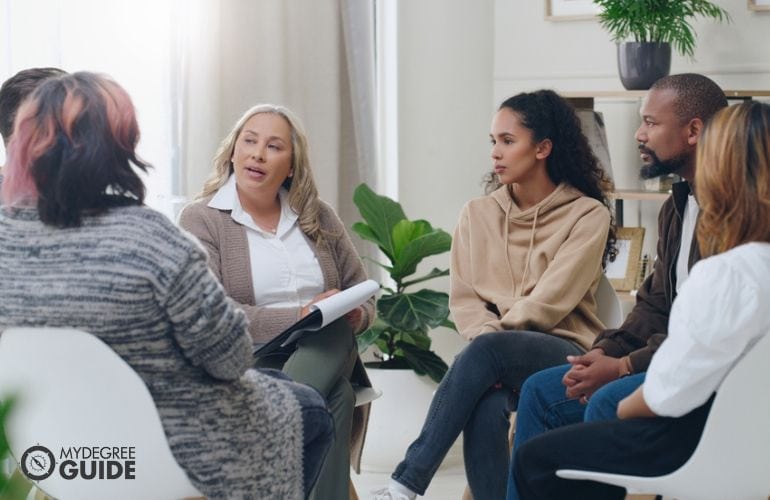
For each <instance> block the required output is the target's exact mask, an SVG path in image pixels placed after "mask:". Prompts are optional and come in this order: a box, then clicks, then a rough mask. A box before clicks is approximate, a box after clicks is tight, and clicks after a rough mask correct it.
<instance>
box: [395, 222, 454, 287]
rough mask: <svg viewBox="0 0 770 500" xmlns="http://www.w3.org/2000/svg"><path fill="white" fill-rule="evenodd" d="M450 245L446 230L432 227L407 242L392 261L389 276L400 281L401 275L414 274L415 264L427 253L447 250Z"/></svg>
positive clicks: (426, 255)
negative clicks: (396, 258)
mask: <svg viewBox="0 0 770 500" xmlns="http://www.w3.org/2000/svg"><path fill="white" fill-rule="evenodd" d="M451 246H452V237H451V236H450V235H449V233H447V232H446V231H443V230H441V229H434V230H433V231H432V232H430V233H428V234H424V235H422V236H420V237H418V238H416V239H414V240H412V241H411V242H409V243H408V244H407V245H406V246H405V247H404V249H403V251H402V252H401V254H400V255H399V258H398V260H397V261H396V262H394V263H393V271H391V273H390V274H391V276H392V277H393V279H394V280H396V281H400V280H401V279H402V278H403V277H405V276H409V275H412V274H414V273H415V272H416V271H417V265H418V264H419V263H420V262H421V261H422V259H424V258H425V257H428V256H429V255H437V254H441V253H444V252H447V251H449V249H450V247H451Z"/></svg>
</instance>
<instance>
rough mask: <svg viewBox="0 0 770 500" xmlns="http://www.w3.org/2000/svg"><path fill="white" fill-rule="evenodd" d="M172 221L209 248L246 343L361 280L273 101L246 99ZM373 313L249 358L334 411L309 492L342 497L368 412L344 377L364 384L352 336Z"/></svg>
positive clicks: (288, 119)
mask: <svg viewBox="0 0 770 500" xmlns="http://www.w3.org/2000/svg"><path fill="white" fill-rule="evenodd" d="M180 225H181V226H182V227H183V228H185V229H187V230H188V231H190V232H191V233H193V234H194V235H195V236H197V237H198V239H200V241H201V242H202V243H203V244H204V246H205V247H206V249H207V250H208V253H209V257H210V259H209V266H210V267H211V269H212V270H213V271H214V274H215V275H216V276H217V278H219V280H220V281H221V282H222V285H223V286H224V288H225V290H226V292H227V293H228V295H229V296H230V297H231V298H233V299H234V300H235V301H236V302H237V303H239V304H240V306H241V308H242V309H243V310H244V311H245V312H246V315H247V316H248V318H249V321H250V324H249V332H250V334H251V337H252V340H253V341H254V343H255V344H262V343H265V342H267V341H268V340H270V339H271V338H273V337H275V336H276V335H278V334H279V333H280V332H281V331H283V330H284V329H286V328H287V327H288V326H290V325H291V324H293V323H294V322H296V321H297V320H299V319H300V318H302V317H304V316H305V315H306V314H308V312H309V311H308V307H309V306H310V305H311V304H312V303H314V302H316V301H318V300H320V299H321V298H324V297H327V296H329V295H332V294H334V293H336V292H338V291H339V290H343V289H346V288H349V287H351V286H353V285H355V284H357V283H360V282H362V281H364V280H365V279H366V273H365V271H364V268H363V265H362V263H361V260H360V258H359V257H358V254H357V252H356V250H355V248H354V247H353V244H352V243H351V241H350V238H349V236H348V234H347V233H346V231H345V228H344V226H343V224H342V222H341V221H340V219H339V218H338V217H337V215H336V214H335V213H334V211H333V209H332V208H331V207H330V206H329V205H327V204H326V203H324V202H322V201H321V200H320V199H319V197H318V191H317V189H316V186H315V182H314V180H313V173H312V171H311V168H310V162H309V159H308V145H307V138H306V136H305V133H304V132H303V130H302V127H301V125H300V123H299V121H298V120H297V118H296V117H294V115H293V114H292V113H291V112H290V111H289V110H287V109H286V108H283V107H280V106H273V105H259V106H255V107H253V108H251V109H249V110H248V111H247V112H246V113H245V114H244V115H243V116H242V117H241V118H240V119H239V120H238V121H237V122H236V124H235V126H234V127H233V129H232V131H231V132H230V133H229V134H228V135H227V137H225V139H224V140H223V141H222V143H221V144H220V147H219V150H218V152H217V155H216V158H215V159H214V172H213V174H212V176H211V178H210V179H209V180H208V181H207V182H206V184H205V186H204V189H203V192H202V193H201V195H200V196H199V199H198V200H197V201H195V202H194V203H192V204H191V205H189V206H187V207H186V208H185V209H184V211H183V212H182V214H181V217H180ZM373 312H374V302H373V299H372V300H370V301H369V302H367V303H365V304H364V305H363V306H361V307H359V308H358V309H355V310H353V311H352V312H351V313H349V314H348V315H346V316H345V318H341V319H340V320H338V321H336V322H334V323H332V324H330V325H328V326H327V327H326V328H325V330H326V331H324V332H322V333H320V334H318V335H312V336H309V337H306V338H305V339H303V340H301V341H300V342H298V343H297V345H296V346H292V347H291V348H288V349H286V350H284V351H281V352H278V353H275V354H273V355H270V356H267V357H266V358H262V359H261V360H260V361H259V362H258V366H259V367H267V368H279V369H283V371H284V372H285V373H286V374H288V375H289V376H291V377H292V378H293V379H294V380H296V381H298V382H302V383H305V384H308V385H310V386H312V387H314V388H315V389H317V390H318V391H319V392H320V393H321V394H322V395H323V396H324V398H326V401H327V403H328V405H329V408H330V410H331V412H332V414H333V416H334V420H335V432H336V439H335V443H334V446H333V447H332V449H331V450H330V452H329V455H328V456H327V459H326V463H325V464H324V467H323V469H322V471H321V476H320V477H319V480H318V482H317V483H316V488H315V490H314V492H313V494H312V495H313V497H314V498H318V499H324V500H326V499H338V498H347V495H348V478H349V469H350V453H351V452H353V457H354V459H357V457H358V456H359V455H360V449H361V447H362V445H363V430H364V429H365V422H366V417H367V416H368V407H362V408H360V409H359V410H358V411H356V415H355V416H354V404H355V401H354V399H355V398H354V394H353V390H352V387H351V381H354V382H355V383H357V384H362V385H369V381H368V379H367V377H366V373H365V372H364V369H363V365H362V364H361V363H360V361H359V358H358V353H357V349H356V340H355V335H356V334H358V333H361V332H362V331H364V330H365V329H366V328H367V327H368V326H369V324H370V322H371V319H372V318H373ZM353 429H355V431H353V434H352V438H351V432H352V430H353ZM356 465H357V463H356Z"/></svg>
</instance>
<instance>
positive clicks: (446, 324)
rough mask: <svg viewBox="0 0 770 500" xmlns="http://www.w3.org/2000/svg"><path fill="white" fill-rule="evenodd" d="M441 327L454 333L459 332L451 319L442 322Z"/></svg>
mask: <svg viewBox="0 0 770 500" xmlns="http://www.w3.org/2000/svg"><path fill="white" fill-rule="evenodd" d="M441 326H443V327H445V328H449V329H452V330H454V331H457V325H455V324H454V323H453V322H452V321H450V320H449V319H445V320H444V321H442V322H441Z"/></svg>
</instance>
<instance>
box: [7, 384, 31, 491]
mask: <svg viewBox="0 0 770 500" xmlns="http://www.w3.org/2000/svg"><path fill="white" fill-rule="evenodd" d="M13 404H14V398H12V397H11V398H4V399H0V500H23V499H24V498H26V497H27V493H28V492H29V490H30V488H31V487H32V483H30V482H29V481H27V480H26V478H24V477H23V476H22V475H21V474H14V475H13V476H11V477H8V476H6V475H5V468H4V467H2V465H3V462H4V461H5V460H6V459H8V458H10V454H11V449H10V446H9V445H8V438H7V436H6V434H5V422H6V421H7V419H8V414H9V413H10V412H11V410H12V408H13Z"/></svg>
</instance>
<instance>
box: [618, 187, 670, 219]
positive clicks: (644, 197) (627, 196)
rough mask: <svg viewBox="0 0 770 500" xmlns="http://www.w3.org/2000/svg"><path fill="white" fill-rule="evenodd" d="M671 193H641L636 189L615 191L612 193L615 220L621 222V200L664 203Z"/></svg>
mask: <svg viewBox="0 0 770 500" xmlns="http://www.w3.org/2000/svg"><path fill="white" fill-rule="evenodd" d="M669 195H671V192H661V191H643V190H637V189H616V190H615V191H613V192H612V195H611V196H612V199H613V200H615V220H618V221H622V220H623V200H630V201H666V198H668V197H669Z"/></svg>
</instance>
